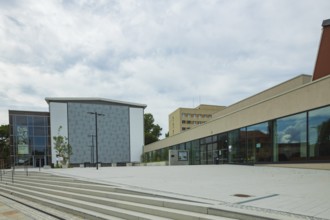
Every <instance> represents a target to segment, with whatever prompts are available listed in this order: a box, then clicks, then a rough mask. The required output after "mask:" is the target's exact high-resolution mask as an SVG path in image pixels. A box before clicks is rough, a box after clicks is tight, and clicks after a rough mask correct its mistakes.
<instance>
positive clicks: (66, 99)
mask: <svg viewBox="0 0 330 220" xmlns="http://www.w3.org/2000/svg"><path fill="white" fill-rule="evenodd" d="M45 101H46V102H47V103H48V104H49V103H50V102H70V101H75V102H76V101H85V102H107V103H114V104H119V105H128V106H133V107H139V108H146V107H147V105H146V104H140V103H134V102H124V101H119V100H114V99H105V98H99V97H46V98H45Z"/></svg>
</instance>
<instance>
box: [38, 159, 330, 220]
mask: <svg viewBox="0 0 330 220" xmlns="http://www.w3.org/2000/svg"><path fill="white" fill-rule="evenodd" d="M42 172H48V173H53V174H57V175H64V176H70V177H76V178H79V179H85V180H89V181H95V182H101V183H108V184H112V185H118V186H121V187H126V188H130V189H135V190H145V191H150V192H153V193H156V194H161V195H164V194H165V195H170V196H174V197H175V196H177V197H180V198H186V199H188V200H196V201H197V200H198V201H203V202H207V203H210V204H214V205H217V204H218V205H223V204H227V205H228V206H231V205H235V206H236V207H242V208H245V209H246V208H250V209H267V210H274V211H281V212H285V213H293V214H297V215H303V216H310V217H315V218H323V219H330V199H329V198H330V187H329V185H330V171H329V170H312V169H295V168H277V167H262V166H239V165H203V166H162V167H160V166H157V167H156V166H155V167H142V166H141V167H139V166H136V167H101V168H99V170H96V169H95V168H72V169H51V170H42ZM235 195H240V196H247V197H238V196H235Z"/></svg>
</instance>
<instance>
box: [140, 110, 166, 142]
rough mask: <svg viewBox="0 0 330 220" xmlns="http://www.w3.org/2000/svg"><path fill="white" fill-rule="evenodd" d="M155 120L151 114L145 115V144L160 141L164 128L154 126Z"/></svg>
mask: <svg viewBox="0 0 330 220" xmlns="http://www.w3.org/2000/svg"><path fill="white" fill-rule="evenodd" d="M154 122H155V119H154V117H153V115H152V114H151V113H146V114H144V143H145V144H146V145H147V144H150V143H153V142H156V141H158V140H159V137H160V136H161V135H162V133H161V131H162V128H161V127H160V126H159V125H158V124H154Z"/></svg>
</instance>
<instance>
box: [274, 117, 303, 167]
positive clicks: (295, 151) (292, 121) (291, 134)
mask: <svg viewBox="0 0 330 220" xmlns="http://www.w3.org/2000/svg"><path fill="white" fill-rule="evenodd" d="M306 121H307V114H306V113H301V114H297V115H293V116H289V117H285V118H281V119H278V120H276V121H275V127H276V144H275V146H274V147H275V148H276V152H277V154H278V155H277V159H278V161H298V160H302V159H306V158H307V127H306V126H307V125H306Z"/></svg>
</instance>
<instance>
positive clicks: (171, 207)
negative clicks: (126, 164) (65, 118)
mask: <svg viewBox="0 0 330 220" xmlns="http://www.w3.org/2000/svg"><path fill="white" fill-rule="evenodd" d="M0 196H4V197H6V198H7V199H8V198H9V199H14V200H17V201H19V202H20V203H23V204H25V205H27V206H30V207H32V208H34V209H37V210H39V211H41V212H44V213H46V214H47V213H49V215H51V216H53V217H54V218H55V219H137V220H140V219H150V220H158V219H159V220H162V219H180V220H181V219H182V220H185V219H187V220H220V219H221V220H229V219H244V220H245V219H247V220H249V219H253V220H254V219H260V220H261V219H277V218H268V217H266V218H265V217H261V216H258V215H253V214H252V215H251V214H246V213H245V214H244V213H237V212H235V211H230V210H229V211H228V210H220V209H217V208H216V207H214V206H212V205H211V204H206V203H202V202H196V201H195V202H193V201H188V200H184V199H177V198H172V197H166V196H159V195H155V194H152V193H146V192H139V191H136V190H130V189H126V188H124V187H121V186H113V185H106V184H99V183H92V182H87V181H82V180H78V179H74V178H69V177H63V176H55V175H52V174H49V173H44V172H27V171H15V172H14V175H13V173H12V171H8V170H7V171H6V172H5V173H2V174H1V180H0ZM33 204H34V205H33ZM35 204H37V205H35ZM50 210H56V212H54V211H50ZM65 213H66V214H69V215H65ZM72 216H74V218H73V217H72Z"/></svg>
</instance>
